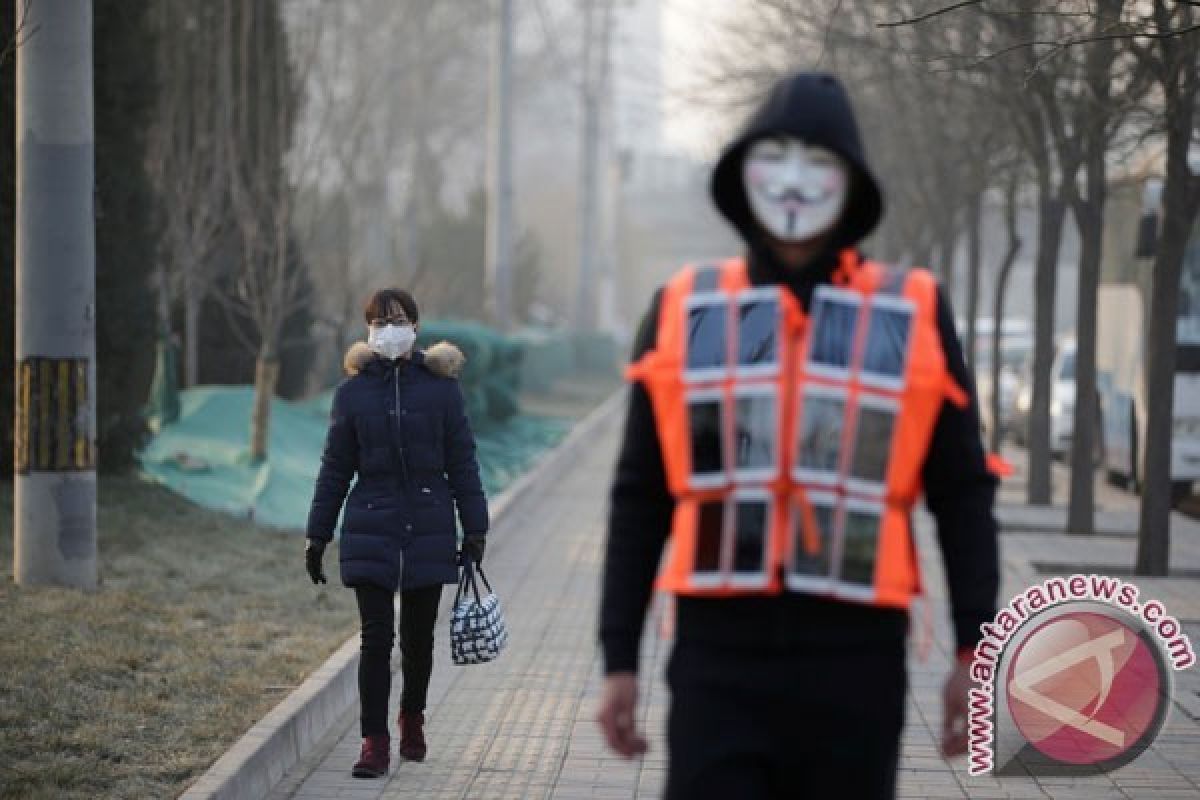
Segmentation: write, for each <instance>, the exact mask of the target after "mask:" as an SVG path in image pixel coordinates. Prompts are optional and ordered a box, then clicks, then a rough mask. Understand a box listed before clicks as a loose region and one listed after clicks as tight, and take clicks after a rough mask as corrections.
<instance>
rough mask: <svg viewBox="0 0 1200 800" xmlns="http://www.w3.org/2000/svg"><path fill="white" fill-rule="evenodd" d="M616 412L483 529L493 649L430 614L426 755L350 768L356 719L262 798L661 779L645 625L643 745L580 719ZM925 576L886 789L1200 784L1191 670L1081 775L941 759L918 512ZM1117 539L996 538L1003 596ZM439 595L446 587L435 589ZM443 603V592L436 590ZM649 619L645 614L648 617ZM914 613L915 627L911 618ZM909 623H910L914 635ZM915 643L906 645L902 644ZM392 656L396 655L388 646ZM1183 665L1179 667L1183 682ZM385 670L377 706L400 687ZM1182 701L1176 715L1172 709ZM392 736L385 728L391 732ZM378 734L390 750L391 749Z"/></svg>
mask: <svg viewBox="0 0 1200 800" xmlns="http://www.w3.org/2000/svg"><path fill="white" fill-rule="evenodd" d="M622 415H623V409H619V410H618V413H616V414H614V415H613V417H612V419H610V420H609V421H608V422H607V423H605V425H604V426H603V427H602V428H601V429H600V430H599V431H598V433H597V435H596V436H595V446H594V447H593V448H590V449H589V448H585V449H584V450H583V451H582V454H581V456H580V457H579V459H578V460H577V461H576V462H575V463H574V464H572V465H570V466H569V467H568V468H567V469H565V470H564V471H563V472H562V473H561V474H560V475H559V476H558V479H557V481H556V482H555V483H554V484H553V485H552V486H550V487H548V488H546V489H542V490H535V491H533V492H531V493H530V494H529V495H528V496H526V497H524V498H522V500H521V501H520V504H519V506H518V507H514V508H513V509H512V511H511V512H510V513H508V514H506V515H505V517H504V519H503V521H502V522H501V524H500V525H499V526H498V527H497V529H496V530H494V531H493V535H494V536H495V537H496V539H495V541H494V543H493V546H492V547H491V548H489V558H488V561H487V564H486V566H487V569H488V575H489V577H490V578H491V580H492V584H493V586H494V587H495V588H496V590H497V591H498V593H499V594H500V596H501V598H502V601H503V603H504V607H505V612H506V616H507V618H508V621H509V625H510V631H511V638H510V642H509V648H508V650H507V651H506V652H505V653H504V655H503V656H502V657H501V658H500V660H499V661H497V662H495V663H493V664H489V665H482V666H471V667H455V666H453V665H451V663H450V659H449V656H448V653H449V645H448V643H447V641H446V626H447V624H448V623H447V622H446V615H445V614H444V613H443V615H442V617H441V618H440V619H439V622H438V628H437V634H438V641H437V644H436V661H437V663H436V664H435V667H434V678H433V682H432V685H431V687H430V695H429V710H428V713H427V717H428V724H427V733H428V738H429V743H430V753H429V758H428V759H427V760H426V761H425V762H424V763H421V764H413V763H405V762H402V761H397V760H393V762H392V771H391V773H390V774H389V775H388V776H387V777H386V778H385V779H381V780H375V781H370V780H355V779H354V778H351V777H350V774H349V771H350V765H351V764H352V763H353V762H354V760H355V758H356V756H357V754H358V746H359V741H360V739H359V734H358V724H357V717H356V716H352V717H348V718H347V719H346V722H345V730H344V733H342V734H341V735H340V736H339V737H334V738H336V741H333V740H331V741H330V747H329V748H326V749H327V750H328V752H324V753H320V752H319V753H315V754H313V755H312V756H310V757H309V759H308V760H307V761H306V762H302V764H301V765H300V766H299V767H298V768H297V769H296V770H294V771H293V772H292V774H289V775H287V776H285V778H284V780H283V782H282V783H281V784H280V786H279V787H278V788H277V789H276V791H275V792H274V793H273V794H272V798H277V799H280V798H295V800H317V799H318V798H320V799H322V800H326V799H330V798H361V800H368V798H370V799H371V800H375V798H386V799H388V800H391V799H393V798H486V799H487V800H503V798H513V800H525V799H526V798H547V799H554V798H557V799H561V800H575V799H577V800H583V799H584V798H613V799H614V800H616V799H617V798H635V797H636V798H651V797H659V796H660V795H661V791H662V786H663V781H664V777H665V766H666V764H665V756H666V752H665V745H664V741H663V737H662V733H663V727H664V722H665V716H666V707H667V695H666V690H665V686H664V684H663V681H662V673H663V670H664V668H665V660H666V655H667V652H668V649H669V644H668V643H667V642H665V641H663V640H662V639H661V638H660V637H659V636H657V635H653V634H648V635H647V637H646V641H645V642H644V643H643V648H644V651H643V659H642V663H643V665H644V667H645V668H644V672H643V675H642V683H643V688H642V697H643V699H644V700H643V706H642V712H641V717H642V725H643V727H644V728H645V729H646V731H647V732H648V734H649V736H650V741H651V751H650V753H649V754H648V755H647V756H646V757H645V758H643V759H641V760H639V761H632V762H628V761H623V760H621V759H618V758H616V757H614V756H612V755H611V754H610V753H609V752H608V751H607V750H606V748H605V747H604V744H603V742H602V739H601V737H600V734H599V731H598V729H597V727H596V725H595V724H594V722H593V717H594V712H595V703H596V700H597V694H598V691H599V686H600V678H601V676H600V663H599V657H598V652H597V650H596V647H595V644H594V640H595V623H596V604H597V600H598V590H599V575H600V569H601V566H602V561H603V544H604V516H605V512H606V508H607V487H608V481H609V478H610V473H611V466H612V461H613V458H614V456H615V448H616V443H617V439H618V437H619V433H620V423H621V417H622ZM919 529H920V533H919V536H920V540H921V542H920V544H921V548H922V553H923V561H924V562H925V570H926V573H925V574H926V578H927V581H928V583H929V585H930V589H931V597H930V605H931V608H930V615H931V618H932V637H933V638H932V643H931V647H930V653H929V655H928V658H927V659H926V660H925V661H923V662H922V661H920V660H918V659H916V658H915V656H914V657H913V658H911V659H910V685H911V693H910V699H909V706H908V717H907V726H906V729H905V733H904V740H903V753H902V760H901V775H900V785H899V796H900V797H906V798H907V797H912V798H917V797H920V798H944V797H968V796H969V797H1061V798H1085V797H1086V798H1101V797H1136V798H1143V797H1196V796H1197V795H1198V794H1200V724H1197V719H1198V718H1200V708H1197V707H1196V706H1197V705H1200V703H1196V702H1195V701H1196V699H1197V698H1198V697H1200V694H1197V691H1198V690H1200V685H1197V682H1196V681H1195V680H1193V676H1194V675H1195V674H1196V672H1197V670H1195V669H1193V670H1192V671H1191V672H1190V673H1188V674H1186V675H1183V676H1177V678H1179V680H1177V683H1176V695H1177V699H1179V700H1180V702H1179V703H1178V704H1177V706H1176V707H1175V708H1174V709H1172V713H1171V716H1170V718H1169V721H1168V724H1167V727H1166V728H1165V729H1164V732H1163V734H1162V736H1161V737H1160V738H1159V740H1158V742H1157V744H1156V745H1155V747H1154V748H1152V749H1151V750H1150V751H1148V752H1147V753H1146V754H1144V755H1143V756H1142V757H1141V758H1140V759H1139V760H1138V761H1136V762H1134V763H1133V764H1131V765H1129V766H1127V767H1126V768H1125V769H1123V770H1121V771H1119V772H1117V773H1115V774H1113V775H1106V776H1098V777H1093V778H1042V779H1039V780H1036V781H1035V780H1033V779H1020V778H1004V779H996V778H993V777H990V776H989V777H983V778H968V776H967V774H966V765H965V762H963V761H958V762H955V763H953V764H949V763H947V762H946V761H944V760H943V759H942V758H941V757H940V756H939V755H938V753H937V749H936V744H935V742H936V738H935V736H936V731H937V729H938V726H939V720H940V713H941V711H940V686H941V681H942V677H943V675H944V672H945V670H946V668H947V665H948V663H949V651H950V643H949V639H950V633H949V624H948V621H947V619H946V608H945V600H944V590H943V588H942V583H941V581H942V578H941V569H940V556H939V554H938V552H937V548H936V545H935V543H934V542H933V536H932V533H931V526H930V524H929V520H928V518H926V517H924V516H922V517H921V519H920V523H919ZM1132 546H1133V543H1132V539H1131V538H1130V537H1128V536H1116V535H1110V536H1102V537H1096V538H1095V539H1083V538H1082V537H1069V536H1065V535H1062V534H1055V533H1036V532H1033V533H1006V534H1004V536H1003V539H1002V548H1003V551H1002V555H1003V559H1004V572H1005V580H1004V587H1003V598H1002V599H1007V597H1009V596H1011V595H1012V594H1013V593H1015V592H1016V591H1018V590H1020V589H1022V588H1024V587H1025V586H1027V585H1029V584H1030V583H1032V582H1034V581H1037V580H1041V579H1042V578H1043V577H1044V576H1043V575H1041V574H1039V573H1037V572H1036V570H1035V569H1034V567H1033V566H1032V562H1034V561H1039V560H1043V561H1054V562H1058V563H1076V562H1085V563H1089V564H1111V565H1114V566H1116V565H1124V566H1128V565H1129V564H1130V563H1132V552H1133V550H1132ZM1175 551H1176V555H1177V557H1178V558H1177V560H1176V562H1175V563H1174V564H1173V566H1176V567H1180V566H1186V567H1189V568H1200V530H1189V531H1181V532H1180V533H1179V534H1177V535H1176V541H1175ZM447 594H449V592H447ZM1144 594H1145V595H1146V596H1158V597H1160V598H1161V599H1163V600H1164V602H1166V604H1167V608H1168V609H1169V610H1170V612H1171V613H1173V614H1175V615H1176V616H1178V617H1179V618H1180V619H1182V620H1186V622H1187V629H1188V632H1189V633H1190V634H1191V635H1192V638H1193V642H1194V643H1200V582H1198V581H1196V580H1194V579H1192V580H1186V579H1164V580H1160V581H1157V582H1156V581H1146V582H1144ZM446 599H447V600H448V599H449V598H446ZM647 627H648V630H650V631H652V632H653V631H654V629H655V624H654V623H653V622H652V623H650V624H648V626H647ZM920 628H921V625H920V624H919V623H917V624H914V631H915V632H916V631H919V629H920ZM917 636H919V633H914V638H916V637H917ZM913 649H914V651H915V650H916V648H915V647H914V648H913ZM397 658H398V654H397ZM1185 678H1186V680H1185ZM399 695H400V692H399V672H398V671H397V674H396V684H395V685H394V687H393V692H392V706H393V708H392V712H391V719H392V720H393V722H394V719H395V713H396V705H397V703H398V700H399ZM1189 705H1190V707H1191V709H1192V710H1191V711H1190V712H1189V711H1188V710H1187V708H1188V707H1189ZM393 735H394V736H395V732H393ZM395 741H396V740H395V739H393V754H394V753H395V749H394V748H395Z"/></svg>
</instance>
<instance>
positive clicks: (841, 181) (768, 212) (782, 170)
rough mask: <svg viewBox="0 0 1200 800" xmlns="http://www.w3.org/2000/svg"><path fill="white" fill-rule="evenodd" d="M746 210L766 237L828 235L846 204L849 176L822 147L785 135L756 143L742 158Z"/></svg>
mask: <svg viewBox="0 0 1200 800" xmlns="http://www.w3.org/2000/svg"><path fill="white" fill-rule="evenodd" d="M742 180H743V181H744V182H745V185H746V197H747V198H748V199H749V201H750V210H751V211H752V212H753V213H754V217H755V218H756V219H757V220H758V223H759V224H760V225H761V226H762V227H763V229H764V230H766V231H767V233H769V234H771V235H772V236H774V237H775V238H776V239H779V240H781V241H785V242H802V241H804V240H806V239H812V238H813V237H815V236H820V235H821V234H823V233H827V232H828V231H829V230H830V229H832V228H833V226H834V225H835V224H836V223H837V221H838V217H840V216H841V214H842V210H843V209H844V208H845V206H846V194H847V186H848V184H849V172H848V171H847V169H846V163H845V161H843V160H842V158H841V157H840V156H839V155H838V154H837V153H834V152H833V151H832V150H828V149H826V148H824V147H818V146H816V145H810V144H805V143H804V142H802V141H800V140H799V139H796V138H793V137H790V136H777V137H772V138H769V139H760V140H758V141H757V142H755V143H754V144H752V145H751V146H750V148H749V150H747V151H746V157H745V158H744V159H743V160H742Z"/></svg>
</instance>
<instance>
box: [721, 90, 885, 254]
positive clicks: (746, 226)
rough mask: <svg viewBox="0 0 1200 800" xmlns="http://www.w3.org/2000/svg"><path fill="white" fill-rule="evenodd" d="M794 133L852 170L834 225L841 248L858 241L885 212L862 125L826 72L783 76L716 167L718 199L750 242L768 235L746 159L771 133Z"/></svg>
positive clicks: (848, 102) (722, 155)
mask: <svg viewBox="0 0 1200 800" xmlns="http://www.w3.org/2000/svg"><path fill="white" fill-rule="evenodd" d="M779 135H784V136H794V137H796V138H797V139H801V140H802V141H804V142H807V143H808V144H813V145H819V146H821V147H825V148H828V149H829V150H832V151H833V152H835V153H837V154H838V155H839V156H841V157H842V158H843V159H844V160H845V162H846V165H847V168H848V169H849V171H850V194H849V196H848V197H847V199H846V207H845V209H844V210H843V211H842V216H841V218H840V220H839V222H838V223H837V226H836V227H835V228H834V229H833V241H832V243H831V244H832V245H833V246H834V247H836V248H841V247H848V246H850V245H853V244H856V243H858V241H859V240H861V239H862V238H863V237H865V236H866V235H867V234H869V233H870V232H871V231H872V230H873V229H874V228H875V226H876V225H877V224H879V219H880V217H881V216H882V215H883V197H882V195H881V193H880V189H879V184H878V182H877V181H876V180H875V176H874V175H873V174H872V173H871V169H870V167H869V166H868V165H867V160H866V154H865V153H864V152H863V147H862V140H861V138H860V136H859V132H858V123H857V122H856V121H855V119H854V110H853V108H851V106H850V98H849V97H848V96H847V95H846V91H845V89H843V88H842V84H841V83H840V82H839V81H838V79H837V78H835V77H834V76H832V75H829V74H827V73H823V72H797V73H793V74H791V75H789V76H786V77H784V78H782V79H780V80H779V81H778V82H777V83H776V84H775V86H774V87H773V88H772V89H771V92H770V93H769V94H768V95H767V98H766V100H765V101H764V102H763V104H762V106H760V107H759V109H758V111H756V112H755V113H754V114H753V115H752V116H751V117H750V119H749V120H748V121H747V122H746V124H745V126H744V127H743V128H742V131H741V133H739V134H738V135H737V136H736V137H735V138H734V140H733V141H732V142H730V143H729V145H728V146H727V147H726V148H725V151H724V152H723V153H722V154H721V157H720V159H719V160H718V161H717V165H716V167H715V168H714V169H713V175H712V183H711V186H710V189H711V192H712V197H713V202H714V203H715V204H716V206H717V209H718V210H719V211H720V212H721V213H722V214H724V215H725V218H726V219H728V220H729V221H730V223H732V224H733V226H734V227H735V228H736V229H737V231H738V233H739V234H741V236H742V238H743V239H744V240H745V241H746V243H747V244H748V245H751V246H753V245H754V244H756V243H757V242H758V241H759V240H761V239H762V238H763V236H764V234H763V232H762V230H761V228H760V227H759V225H758V222H757V221H756V220H755V218H754V214H753V212H752V211H751V210H750V202H749V200H748V198H747V197H746V187H745V184H744V182H743V179H742V162H743V161H744V160H745V157H746V151H747V150H748V149H749V147H750V145H751V144H753V143H754V142H755V141H757V140H759V139H764V138H767V137H769V136H779Z"/></svg>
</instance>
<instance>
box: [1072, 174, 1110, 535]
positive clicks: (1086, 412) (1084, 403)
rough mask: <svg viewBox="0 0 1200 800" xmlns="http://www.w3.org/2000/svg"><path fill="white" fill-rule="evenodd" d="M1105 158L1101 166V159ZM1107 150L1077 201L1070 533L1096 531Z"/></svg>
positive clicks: (1074, 206) (1075, 208)
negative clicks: (1098, 372)
mask: <svg viewBox="0 0 1200 800" xmlns="http://www.w3.org/2000/svg"><path fill="white" fill-rule="evenodd" d="M1097 158H1098V159H1099V160H1100V163H1099V164H1098V165H1097V164H1096V163H1094V162H1095V160H1096V159H1097ZM1103 159H1104V153H1103V151H1101V152H1100V153H1099V154H1097V155H1096V156H1093V155H1089V159H1088V160H1089V163H1088V166H1087V171H1088V197H1087V198H1086V199H1080V200H1077V201H1076V202H1075V203H1073V204H1072V205H1073V208H1074V211H1075V218H1076V220H1077V221H1078V223H1079V238H1080V257H1079V294H1078V303H1077V306H1076V311H1075V315H1076V321H1075V414H1074V419H1073V421H1072V429H1071V490H1070V495H1069V497H1068V501H1067V531H1068V532H1069V533H1080V534H1087V533H1093V532H1094V529H1095V488H1096V487H1095V482H1096V462H1095V446H1096V441H1095V440H1096V437H1095V432H1096V428H1097V425H1096V422H1097V420H1098V415H1099V411H1100V409H1099V408H1098V404H1097V402H1096V295H1097V291H1098V289H1099V285H1100V258H1101V256H1102V254H1103V236H1104V201H1105V187H1104V185H1103V180H1104V176H1103V173H1104V164H1103Z"/></svg>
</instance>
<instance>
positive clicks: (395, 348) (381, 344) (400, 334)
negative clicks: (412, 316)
mask: <svg viewBox="0 0 1200 800" xmlns="http://www.w3.org/2000/svg"><path fill="white" fill-rule="evenodd" d="M416 340H417V332H416V330H415V329H414V328H413V326H412V325H381V326H378V327H376V326H374V325H372V326H370V327H369V328H368V329H367V346H368V347H370V348H371V349H372V350H374V351H375V352H376V353H378V354H379V355H381V356H383V357H384V358H386V359H388V360H393V359H397V358H400V356H403V355H405V354H407V353H408V351H409V350H411V349H412V346H413V342H415V341H416Z"/></svg>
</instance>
